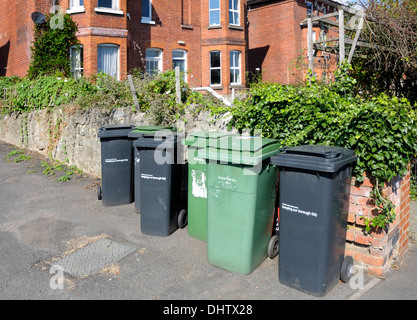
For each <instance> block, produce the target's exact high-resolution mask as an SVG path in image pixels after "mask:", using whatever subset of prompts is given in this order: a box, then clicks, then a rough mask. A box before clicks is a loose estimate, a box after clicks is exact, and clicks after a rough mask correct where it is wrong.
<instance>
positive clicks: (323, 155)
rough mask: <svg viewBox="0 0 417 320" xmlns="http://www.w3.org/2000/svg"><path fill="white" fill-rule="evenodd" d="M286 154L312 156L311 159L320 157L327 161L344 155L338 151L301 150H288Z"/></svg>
mask: <svg viewBox="0 0 417 320" xmlns="http://www.w3.org/2000/svg"><path fill="white" fill-rule="evenodd" d="M284 153H286V154H295V155H303V156H311V157H318V158H325V159H337V158H340V157H341V155H342V153H341V152H336V151H325V152H309V151H300V150H288V149H286V150H285V149H284Z"/></svg>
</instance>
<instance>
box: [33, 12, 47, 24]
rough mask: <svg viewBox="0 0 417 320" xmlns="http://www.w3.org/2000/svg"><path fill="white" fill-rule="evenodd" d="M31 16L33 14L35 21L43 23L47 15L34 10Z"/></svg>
mask: <svg viewBox="0 0 417 320" xmlns="http://www.w3.org/2000/svg"><path fill="white" fill-rule="evenodd" d="M31 16H32V20H33V22H35V23H36V24H42V23H44V22H45V20H46V18H45V15H44V14H43V13H40V12H37V11H35V12H32V15H31Z"/></svg>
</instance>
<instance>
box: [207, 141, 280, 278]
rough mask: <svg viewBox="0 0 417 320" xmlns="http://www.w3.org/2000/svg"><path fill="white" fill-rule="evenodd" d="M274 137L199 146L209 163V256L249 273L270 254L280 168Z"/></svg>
mask: <svg viewBox="0 0 417 320" xmlns="http://www.w3.org/2000/svg"><path fill="white" fill-rule="evenodd" d="M279 150H280V144H279V143H278V141H277V140H274V139H262V138H260V137H244V136H239V135H235V136H230V137H223V138H220V139H219V141H218V143H217V145H216V146H209V147H208V148H206V149H202V150H200V151H199V156H200V157H202V158H205V159H207V160H208V164H207V191H208V197H207V256H208V261H209V263H210V264H211V265H214V266H217V267H219V268H222V269H225V270H228V271H231V272H235V273H240V274H249V273H251V272H252V271H253V270H255V269H256V267H257V266H258V265H259V264H261V263H262V262H263V261H264V260H265V258H266V257H267V255H268V244H269V241H270V239H271V231H272V228H273V220H274V205H275V195H276V187H277V178H278V170H277V168H275V167H274V166H271V165H270V164H269V162H270V157H271V156H273V155H275V154H276V153H278V152H279Z"/></svg>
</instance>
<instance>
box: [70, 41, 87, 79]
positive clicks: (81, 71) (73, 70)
mask: <svg viewBox="0 0 417 320" xmlns="http://www.w3.org/2000/svg"><path fill="white" fill-rule="evenodd" d="M75 50H80V61H79V62H80V66H79V67H77V66H76V67H75V68H73V66H74V61H73V59H74V58H75V56H74V51H75ZM83 60H84V46H83V45H81V44H79V45H75V46H72V47H70V62H71V74H72V76H73V78H75V79H79V78H80V77H82V76H83V74H84V61H83ZM75 64H77V63H75ZM77 71H78V72H79V73H77Z"/></svg>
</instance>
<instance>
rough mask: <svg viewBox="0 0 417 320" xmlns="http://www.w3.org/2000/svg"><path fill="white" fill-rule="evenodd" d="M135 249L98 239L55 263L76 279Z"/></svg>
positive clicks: (107, 264) (117, 259)
mask: <svg viewBox="0 0 417 320" xmlns="http://www.w3.org/2000/svg"><path fill="white" fill-rule="evenodd" d="M135 249H136V248H135V247H133V246H131V245H126V244H121V243H117V242H115V241H112V240H109V239H105V238H102V239H99V240H97V241H95V242H93V243H92V244H89V245H88V246H86V247H84V248H82V249H80V250H77V251H75V252H74V253H71V254H70V255H68V256H66V257H64V258H62V259H61V260H58V261H56V262H55V263H54V264H55V265H58V266H60V267H61V268H62V269H63V270H64V271H65V272H67V273H69V274H72V275H74V276H76V277H82V276H86V275H90V274H92V273H94V272H96V271H98V270H100V269H102V268H104V267H106V266H109V265H111V264H113V263H115V262H117V261H119V260H120V259H122V258H124V257H126V256H127V255H128V254H130V253H132V252H133V251H134V250H135Z"/></svg>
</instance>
